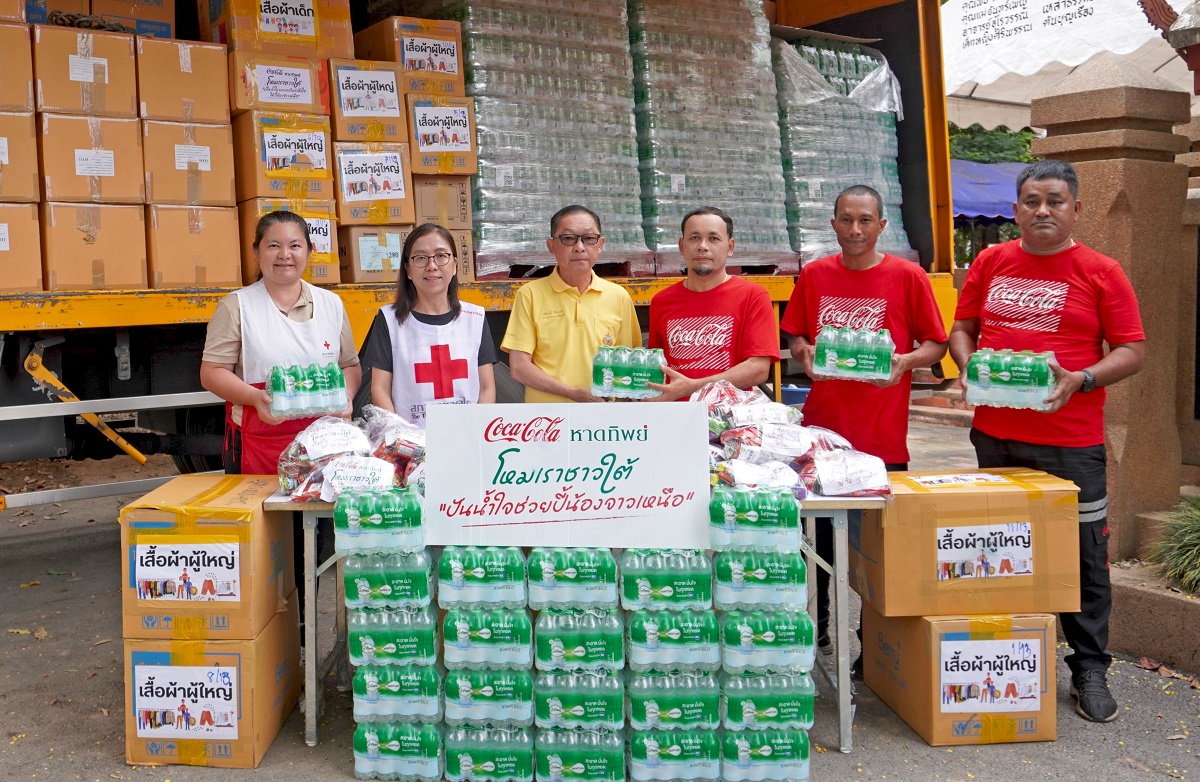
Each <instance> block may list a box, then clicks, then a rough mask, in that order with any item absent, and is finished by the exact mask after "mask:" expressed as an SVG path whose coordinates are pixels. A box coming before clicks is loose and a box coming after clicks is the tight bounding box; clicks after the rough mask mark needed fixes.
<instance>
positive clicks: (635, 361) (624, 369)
mask: <svg viewBox="0 0 1200 782" xmlns="http://www.w3.org/2000/svg"><path fill="white" fill-rule="evenodd" d="M666 363H667V359H666V357H665V356H664V355H663V352H662V350H661V349H658V348H655V349H648V348H626V347H610V346H608V345H601V346H600V347H598V348H596V354H595V355H594V356H592V395H593V396H604V397H613V398H616V399H650V398H651V397H656V396H662V392H661V391H655V390H654V389H652V388H649V387H647V386H646V384H647V383H658V384H659V385H661V384H662V383H663V381H664V379H665V378H664V375H663V369H662V368H663V365H664V364H666Z"/></svg>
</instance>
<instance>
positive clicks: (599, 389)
mask: <svg viewBox="0 0 1200 782" xmlns="http://www.w3.org/2000/svg"><path fill="white" fill-rule="evenodd" d="M612 395H613V349H612V348H611V347H609V346H608V345H601V346H600V347H598V348H596V354H595V355H594V356H593V357H592V396H612Z"/></svg>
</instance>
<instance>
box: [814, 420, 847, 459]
mask: <svg viewBox="0 0 1200 782" xmlns="http://www.w3.org/2000/svg"><path fill="white" fill-rule="evenodd" d="M804 428H805V429H807V430H808V432H809V434H811V435H812V436H813V438H814V440H815V441H816V445H817V448H816V450H817V453H823V452H825V451H853V450H854V446H853V445H851V444H850V441H849V440H847V439H846V438H845V437H842V436H841V435H840V434H838V433H837V432H835V431H833V430H832V429H826V428H824V427H821V426H806V427H804Z"/></svg>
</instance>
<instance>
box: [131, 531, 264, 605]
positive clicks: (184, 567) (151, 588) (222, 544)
mask: <svg viewBox="0 0 1200 782" xmlns="http://www.w3.org/2000/svg"><path fill="white" fill-rule="evenodd" d="M239 551H240V548H239V546H238V541H237V538H234V537H230V538H228V539H223V538H220V537H217V538H211V537H210V538H207V539H205V540H204V541H203V542H197V543H186V542H181V540H180V538H179V537H177V536H175V537H167V536H163V537H161V538H157V539H156V538H154V537H145V536H143V537H141V538H139V539H138V544H137V545H136V546H134V550H133V563H132V564H133V567H132V568H131V569H130V572H131V573H132V574H133V587H134V588H135V589H136V590H137V599H138V600H163V601H171V602H175V601H182V602H212V603H221V602H232V603H236V602H238V601H239V600H241V599H242V568H241V562H240V561H239Z"/></svg>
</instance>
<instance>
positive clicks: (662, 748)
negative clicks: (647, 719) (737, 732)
mask: <svg viewBox="0 0 1200 782" xmlns="http://www.w3.org/2000/svg"><path fill="white" fill-rule="evenodd" d="M628 757H629V777H630V779H632V780H633V781H634V782H651V781H653V782H694V781H697V780H718V779H720V778H721V742H720V739H718V737H717V732H716V731H715V730H635V731H631V732H630V734H629V752H628Z"/></svg>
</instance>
